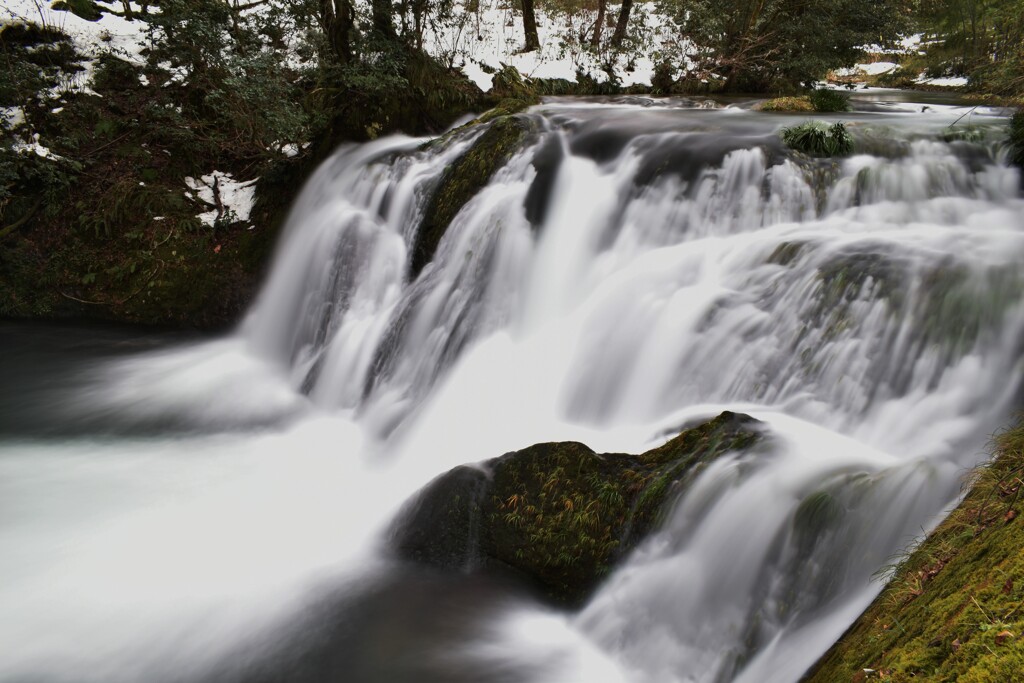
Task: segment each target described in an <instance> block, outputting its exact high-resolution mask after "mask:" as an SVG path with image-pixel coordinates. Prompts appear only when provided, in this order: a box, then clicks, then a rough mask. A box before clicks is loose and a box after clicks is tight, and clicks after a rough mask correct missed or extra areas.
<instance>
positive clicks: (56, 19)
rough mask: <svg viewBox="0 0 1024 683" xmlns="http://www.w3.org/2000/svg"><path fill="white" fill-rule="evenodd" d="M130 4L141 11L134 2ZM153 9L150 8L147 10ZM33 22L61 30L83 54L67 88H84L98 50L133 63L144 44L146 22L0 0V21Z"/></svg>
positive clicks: (26, 0) (40, 0)
mask: <svg viewBox="0 0 1024 683" xmlns="http://www.w3.org/2000/svg"><path fill="white" fill-rule="evenodd" d="M132 8H133V9H137V10H139V11H141V7H140V6H139V5H138V4H137V3H132ZM149 11H150V12H152V11H154V10H153V9H150V10H149ZM10 23H34V24H39V25H40V26H43V27H50V28H54V29H57V30H58V31H61V32H62V33H64V34H66V35H67V36H68V37H69V38H71V40H72V42H73V43H74V46H75V49H76V50H77V51H78V53H79V54H80V55H82V56H83V57H84V60H83V62H82V66H83V67H84V71H80V72H78V73H76V74H74V75H73V76H71V77H70V80H69V82H68V83H66V84H65V89H67V90H82V89H87V88H88V84H89V81H90V80H91V79H92V74H93V65H94V64H95V62H96V60H97V59H98V58H99V56H100V55H101V54H105V53H110V54H114V55H117V56H118V57H120V58H121V59H125V60H127V61H130V62H132V63H134V64H142V63H143V61H144V60H143V57H142V55H141V52H142V50H143V49H144V48H145V47H146V44H147V40H146V32H145V29H146V24H144V23H143V22H141V21H130V20H128V19H125V18H124V17H119V16H116V15H113V14H107V13H104V14H103V16H102V18H101V19H99V20H98V21H87V20H85V19H82V18H81V17H79V16H76V15H74V14H72V13H71V12H65V11H61V10H55V9H51V7H50V3H49V2H45V1H44V0H4V1H3V4H0V24H10Z"/></svg>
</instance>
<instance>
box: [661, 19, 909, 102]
mask: <svg viewBox="0 0 1024 683" xmlns="http://www.w3.org/2000/svg"><path fill="white" fill-rule="evenodd" d="M657 4H658V7H659V9H660V10H661V11H662V12H664V13H665V14H666V15H667V16H669V17H671V18H672V20H673V21H674V24H675V26H676V27H677V29H678V34H679V37H680V39H681V40H690V41H692V43H693V45H696V46H698V48H697V52H696V54H694V55H691V59H692V60H693V61H694V62H696V68H695V69H694V70H693V71H692V72H690V73H688V74H687V76H686V78H687V79H688V80H689V81H690V88H691V89H698V90H699V89H702V88H710V89H720V90H725V91H732V92H787V91H794V90H796V89H798V88H800V87H801V86H809V85H810V84H812V83H814V82H815V81H816V80H818V79H819V78H821V77H822V76H824V74H825V73H826V72H827V71H828V70H830V69H834V68H838V67H842V66H852V65H853V64H854V63H855V62H856V61H857V60H858V59H859V58H861V57H862V54H863V53H862V51H861V49H860V47H859V46H861V45H866V44H870V43H877V42H879V41H883V42H884V41H894V40H895V39H896V38H897V36H898V34H899V33H900V32H901V31H903V30H905V29H906V28H907V23H906V14H905V12H904V3H903V2H901V1H900V0H874V1H869V0H814V1H813V2H806V1H805V0H761V1H759V2H747V1H746V0H726V1H725V2H721V1H719V0H685V1H684V0H659V2H658V3H657ZM840 17H841V20H839V19H838V18H840Z"/></svg>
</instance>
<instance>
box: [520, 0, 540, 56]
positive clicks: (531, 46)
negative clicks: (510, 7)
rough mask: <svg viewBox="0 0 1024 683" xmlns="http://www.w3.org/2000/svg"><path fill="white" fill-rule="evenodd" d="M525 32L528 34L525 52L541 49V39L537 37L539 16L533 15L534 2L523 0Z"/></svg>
mask: <svg viewBox="0 0 1024 683" xmlns="http://www.w3.org/2000/svg"><path fill="white" fill-rule="evenodd" d="M523 31H524V32H525V33H526V46H525V47H524V48H523V51H524V52H533V51H534V50H539V49H540V37H539V36H538V35H537V16H536V15H535V14H534V13H533V0H523Z"/></svg>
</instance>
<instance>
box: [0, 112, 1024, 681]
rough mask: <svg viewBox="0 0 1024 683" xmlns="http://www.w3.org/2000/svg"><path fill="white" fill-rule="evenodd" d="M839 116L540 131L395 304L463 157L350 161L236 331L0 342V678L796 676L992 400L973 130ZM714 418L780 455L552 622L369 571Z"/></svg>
mask: <svg viewBox="0 0 1024 683" xmlns="http://www.w3.org/2000/svg"><path fill="white" fill-rule="evenodd" d="M864 108H869V109H871V111H861V112H855V113H850V114H846V115H844V117H843V118H844V120H845V121H846V122H847V123H848V124H849V125H850V127H851V130H853V131H854V133H855V136H856V138H857V141H858V149H859V150H862V151H863V153H860V154H858V155H856V156H853V157H851V158H849V159H845V160H842V161H839V162H833V161H831V160H828V161H814V160H808V159H806V158H800V157H796V156H794V155H792V154H791V153H789V152H787V151H786V150H785V149H784V147H783V146H782V144H781V143H780V141H779V138H778V135H777V133H778V130H779V129H780V128H781V127H782V126H783V125H788V124H791V123H794V122H796V121H797V120H798V119H792V118H788V117H785V116H781V115H776V116H771V115H767V114H762V113H755V112H751V111H746V110H744V109H742V108H740V107H730V108H703V107H696V106H693V105H690V104H689V103H686V102H682V101H676V102H662V103H658V104H656V105H652V103H650V102H645V101H620V102H579V101H554V102H551V103H548V104H547V105H545V106H543V107H541V108H539V109H538V110H536V111H534V112H532V113H531V114H529V119H530V121H532V125H533V126H534V129H535V130H534V133H533V134H532V135H531V136H530V137H529V139H528V141H527V142H526V144H524V145H523V147H522V149H521V150H520V151H519V152H517V153H516V154H515V155H514V156H513V157H512V159H511V160H510V161H509V162H508V163H507V164H506V165H505V166H504V167H503V168H502V169H501V170H500V171H499V172H498V173H497V174H496V175H495V176H494V177H493V178H492V179H491V181H490V182H489V183H488V184H487V185H486V186H485V187H484V188H483V189H482V190H481V191H480V192H479V193H478V194H477V195H476V196H475V197H474V198H473V199H472V201H470V202H469V203H468V204H467V205H466V206H465V207H464V208H463V209H462V211H461V212H460V213H459V214H458V215H457V216H456V218H455V219H454V221H453V222H452V224H451V226H450V228H449V229H448V231H447V232H446V234H445V236H444V238H443V239H442V241H441V243H440V244H439V246H438V249H437V252H436V254H435V256H434V259H433V261H432V262H431V263H429V264H428V265H427V266H426V267H425V268H424V269H423V270H422V272H420V273H419V274H418V276H417V277H415V278H411V277H410V274H409V267H408V262H409V254H410V252H411V246H412V244H413V242H414V240H415V239H416V233H417V228H418V227H419V225H420V223H421V220H422V218H423V214H424V211H425V210H426V206H427V204H428V202H429V198H430V196H431V192H432V191H433V190H434V189H435V188H436V186H437V184H438V182H439V181H440V179H441V177H442V175H443V173H444V172H445V169H446V168H448V167H449V166H450V165H451V164H452V162H453V161H454V160H455V159H457V158H458V156H459V155H460V154H462V153H463V152H464V151H465V150H466V149H467V148H468V146H469V145H471V144H472V143H473V142H474V141H475V140H476V138H477V136H478V135H479V131H474V130H470V131H463V132H457V133H455V134H453V135H450V136H448V137H445V138H444V139H442V140H439V141H437V142H436V143H434V144H432V145H430V146H424V144H423V143H425V142H426V140H417V139H409V138H389V139H385V140H381V141H377V142H374V143H371V144H367V145H362V146H352V147H346V148H343V149H340V150H339V151H338V152H337V153H336V154H335V155H334V156H333V157H332V158H331V159H329V160H328V161H327V162H326V163H325V164H324V165H323V166H322V167H321V168H320V169H319V170H318V171H317V173H316V174H315V176H314V177H313V178H312V179H311V180H310V182H309V184H308V185H307V187H306V189H305V190H304V191H303V193H302V195H301V196H300V197H299V198H298V199H297V202H296V206H295V209H294V211H293V214H292V216H291V218H290V220H289V223H288V226H287V227H286V230H285V233H284V235H283V237H282V242H281V245H280V248H279V253H278V255H277V258H276V261H275V263H274V266H273V270H272V272H271V275H270V278H269V280H268V282H267V284H266V286H265V288H264V290H263V292H262V294H261V295H260V297H259V299H258V301H257V303H256V304H255V306H254V307H253V309H252V311H251V312H250V314H249V315H248V317H247V319H246V320H245V322H244V323H243V324H242V325H241V327H240V328H239V330H238V331H237V332H236V333H235V334H232V335H230V336H228V337H225V338H223V339H219V340H214V341H188V340H181V339H175V340H166V339H150V338H148V337H147V336H146V335H144V334H140V333H136V332H125V331H110V330H92V329H85V328H63V327H31V328H28V327H24V326H17V325H13V324H8V325H6V326H4V327H3V328H2V330H3V337H2V338H3V342H2V343H3V349H2V350H3V353H2V356H3V360H2V361H0V363H2V365H0V369H2V370H3V372H4V376H5V377H6V378H7V380H8V381H7V382H6V383H5V386H4V388H3V389H2V390H0V408H2V411H0V412H2V415H3V417H2V419H0V643H3V647H0V680H4V681H23V680H32V681H76V682H83V681H107V682H109V681H141V680H146V681H326V680H336V681H352V682H363V681H438V682H441V681H451V682H458V681H490V682H495V683H497V682H499V681H500V682H504V681H515V682H518V681H522V682H523V683H539V682H541V681H551V682H566V681H624V682H628V683H647V682H650V683H673V682H676V681H680V682H681V681H708V682H710V681H730V680H738V681H794V680H796V679H797V678H799V676H800V675H801V673H802V672H803V671H804V670H805V669H806V668H807V667H808V666H809V665H810V664H811V663H813V661H814V660H815V658H816V657H817V656H818V655H820V654H821V653H822V652H823V651H824V650H825V649H826V648H827V647H828V646H829V645H830V644H831V642H833V641H834V640H835V638H837V637H838V636H839V635H840V634H841V633H842V631H843V629H844V628H845V627H846V626H847V625H848V624H849V623H850V622H851V621H852V619H853V618H854V617H855V616H856V615H857V614H858V613H859V611H860V610H862V609H863V608H864V607H865V606H866V604H867V603H868V602H869V601H870V599H871V598H872V597H873V596H874V595H875V593H877V591H878V590H879V589H880V584H879V583H878V582H872V581H871V575H872V574H873V573H874V572H875V571H876V570H878V569H879V567H881V566H882V565H884V564H885V562H886V560H887V558H889V557H890V556H891V555H892V554H893V553H894V552H896V551H898V550H899V549H901V548H902V547H904V546H905V545H906V544H907V543H908V542H909V541H910V540H911V539H912V538H913V537H914V536H915V535H917V534H919V533H920V532H921V531H922V530H923V529H924V528H927V527H928V526H929V525H930V524H932V523H934V522H935V521H936V520H937V518H938V515H940V513H941V511H942V510H943V508H944V506H947V505H948V504H949V503H951V502H952V501H953V500H954V499H955V497H956V495H957V492H958V487H959V483H960V477H961V475H962V474H963V471H964V469H965V468H966V467H969V466H971V465H973V464H975V463H977V462H978V461H979V460H981V459H983V457H984V453H983V449H984V444H985V441H986V438H987V435H989V434H990V433H991V432H992V431H993V430H994V429H996V428H997V427H999V426H1000V425H1001V424H1004V423H1005V422H1006V421H1007V419H1008V417H1009V415H1010V414H1011V412H1012V411H1013V410H1014V409H1015V408H1016V407H1018V406H1019V392H1020V389H1021V376H1022V373H1021V370H1022V364H1021V360H1020V359H1021V353H1020V351H1021V349H1020V340H1021V339H1022V337H1021V333H1022V332H1024V301H1022V296H1021V295H1022V290H1024V282H1022V278H1021V276H1020V274H1019V268H1018V264H1019V263H1020V262H1021V259H1022V258H1024V221H1022V218H1021V216H1022V215H1024V199H1022V195H1021V178H1020V175H1019V172H1018V171H1017V170H1015V169H1012V168H1009V167H1008V166H1007V165H1006V163H1005V160H1004V159H1003V158H1002V156H1001V155H1002V154H1003V152H1002V150H1001V147H1000V137H1001V125H1002V124H1003V120H1002V119H1000V118H999V117H998V116H996V115H995V113H994V112H984V111H981V112H975V113H974V114H972V115H971V121H970V123H971V129H970V130H971V133H970V135H968V136H961V135H959V132H960V131H962V130H964V129H965V128H964V126H965V124H966V120H963V121H957V119H958V117H960V116H961V115H963V114H965V113H966V112H967V111H968V110H967V109H964V108H958V107H953V106H944V105H940V104H931V105H929V106H928V108H927V109H926V110H925V111H922V107H921V106H918V105H913V104H900V103H893V102H879V103H875V104H873V105H870V107H868V106H866V105H865V107H864ZM979 131H980V133H979ZM961 137H968V138H970V140H972V141H967V140H963V139H959V138H961ZM722 409H729V410H735V411H740V412H747V413H749V414H751V415H753V416H755V417H757V418H759V419H761V420H763V421H764V422H765V423H766V425H767V429H768V430H769V432H770V434H771V444H772V445H771V448H770V449H769V450H767V451H764V452H758V453H756V454H745V455H744V454H734V455H731V456H726V457H724V458H722V459H720V460H718V461H716V462H715V464H714V465H713V466H712V467H709V468H708V469H707V470H706V471H704V472H703V473H702V474H701V475H700V476H699V478H698V479H697V480H696V481H695V483H694V484H693V486H692V487H691V488H690V489H689V490H688V491H687V493H686V494H685V495H684V496H683V498H682V499H680V500H678V501H676V503H675V505H674V507H673V509H672V511H671V513H670V514H669V516H668V519H667V521H666V523H665V524H664V526H663V527H662V528H661V529H660V530H658V531H657V532H656V533H655V534H654V535H653V536H652V537H650V538H649V539H648V540H647V541H646V542H645V543H644V544H643V545H642V546H641V547H640V548H639V549H638V550H637V551H636V552H634V553H633V554H632V555H631V556H630V557H629V558H627V560H626V561H625V562H624V563H623V565H622V566H621V567H620V568H619V569H618V570H617V571H616V572H615V573H614V574H613V575H612V576H611V577H610V578H609V579H608V580H607V581H606V583H605V584H604V585H603V586H602V587H601V588H600V589H599V591H598V592H597V594H596V595H595V596H594V597H593V598H592V599H591V600H590V601H589V603H588V604H587V605H586V606H585V607H584V608H583V609H582V610H581V611H579V612H578V613H560V612H554V611H551V610H549V609H547V608H544V607H542V606H541V605H539V604H538V603H537V602H535V601H534V599H533V598H531V597H530V596H529V595H527V594H525V593H523V592H521V591H520V590H519V589H518V588H517V587H515V586H511V585H507V584H504V583H501V582H498V581H497V580H494V579H488V578H485V577H479V576H472V575H454V576H453V575H440V574H436V573H432V572H428V571H426V570H424V569H416V568H414V567H410V566H407V565H403V564H402V563H400V562H398V561H397V560H395V559H394V558H393V557H391V556H390V554H389V551H388V547H387V530H388V527H389V525H390V524H391V523H392V520H393V519H394V518H395V515H396V513H397V511H398V510H399V509H400V508H401V506H402V504H403V503H404V502H405V501H407V500H408V499H409V498H410V497H411V496H412V495H413V494H414V493H415V492H416V491H417V490H418V489H419V488H421V487H422V486H423V485H424V484H426V483H427V482H429V481H430V480H431V479H432V478H433V477H435V476H437V475H439V474H441V473H443V472H445V471H447V470H448V469H449V468H451V467H453V466H456V465H459V464H463V463H467V462H475V461H479V460H483V459H487V458H490V457H494V456H497V455H500V454H502V453H504V452H507V451H509V450H514V449H518V448H522V447H525V446H527V445H530V444H532V443H536V442H541V441H554V440H568V439H573V440H579V441H583V442H585V443H587V444H588V445H590V446H591V447H593V448H594V449H595V450H599V451H636V452H639V451H640V450H644V449H646V448H648V447H650V446H652V445H656V444H658V443H659V442H660V441H664V440H665V439H666V438H667V437H668V436H669V435H671V434H672V433H673V430H674V429H677V428H678V425H680V424H683V423H685V422H687V421H688V420H690V419H693V418H697V417H705V416H711V415H714V414H716V413H717V412H718V411H720V410H722ZM823 519H824V520H825V522H824V523H823V522H822V520H823Z"/></svg>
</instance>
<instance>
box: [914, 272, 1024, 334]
mask: <svg viewBox="0 0 1024 683" xmlns="http://www.w3.org/2000/svg"><path fill="white" fill-rule="evenodd" d="M922 289H923V292H922V294H923V300H922V303H921V304H920V305H919V307H918V308H917V309H916V310H915V311H914V315H915V320H916V325H915V326H916V327H917V328H918V329H921V330H923V331H924V332H925V333H926V334H927V336H928V339H929V340H930V341H931V342H933V343H938V344H942V345H944V346H946V347H947V348H949V349H950V350H952V351H954V352H956V353H964V352H966V351H969V350H970V349H971V348H972V347H973V346H974V343H975V342H976V341H977V339H978V336H979V335H980V334H981V333H982V331H983V330H986V329H991V328H992V327H993V326H994V325H995V324H996V323H997V322H998V321H999V320H1000V319H1002V317H1003V314H1004V313H1005V312H1006V310H1007V309H1008V308H1009V307H1010V306H1013V305H1014V304H1015V303H1016V302H1017V301H1019V300H1020V296H1021V294H1022V293H1024V281H1022V280H1021V277H1020V275H1019V274H1018V273H1017V270H1016V269H1015V268H1011V267H1005V268H998V269H993V270H990V271H988V272H986V273H985V274H984V275H981V276H978V275H975V274H973V273H972V272H971V271H970V270H969V269H968V268H965V267H964V266H961V265H956V264H944V265H942V266H939V267H936V268H934V269H932V270H931V271H929V272H928V273H926V274H925V277H924V282H923V284H922Z"/></svg>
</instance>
